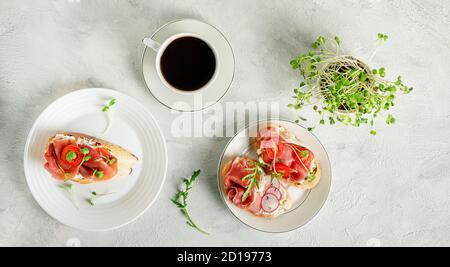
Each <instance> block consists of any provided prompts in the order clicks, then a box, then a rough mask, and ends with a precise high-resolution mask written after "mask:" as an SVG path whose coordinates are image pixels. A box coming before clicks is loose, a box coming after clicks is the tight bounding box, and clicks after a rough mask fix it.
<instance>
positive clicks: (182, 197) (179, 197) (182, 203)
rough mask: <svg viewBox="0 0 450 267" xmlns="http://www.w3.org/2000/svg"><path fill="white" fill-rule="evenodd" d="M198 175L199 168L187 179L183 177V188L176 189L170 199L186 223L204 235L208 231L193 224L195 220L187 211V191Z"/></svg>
mask: <svg viewBox="0 0 450 267" xmlns="http://www.w3.org/2000/svg"><path fill="white" fill-rule="evenodd" d="M199 175H200V170H196V171H194V172H193V174H192V176H191V178H189V179H187V178H184V179H183V183H184V190H178V192H177V194H176V195H175V197H174V198H173V199H171V200H172V202H173V203H174V204H175V205H176V206H177V207H178V208H179V209H180V211H181V213H182V214H183V215H184V217H185V218H186V219H187V221H186V223H187V224H188V225H189V226H190V227H192V228H194V229H197V230H198V231H199V232H201V233H203V234H205V235H209V233H208V232H206V231H204V230H203V229H201V228H200V227H198V226H197V225H196V224H195V222H194V221H193V220H192V218H191V216H190V215H189V211H188V203H187V199H188V196H189V191H190V190H191V189H192V185H193V183H194V182H195V181H196V180H197V178H198V177H199Z"/></svg>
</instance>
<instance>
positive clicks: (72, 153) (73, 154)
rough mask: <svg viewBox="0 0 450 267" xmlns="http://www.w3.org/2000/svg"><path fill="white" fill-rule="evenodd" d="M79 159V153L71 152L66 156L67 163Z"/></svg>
mask: <svg viewBox="0 0 450 267" xmlns="http://www.w3.org/2000/svg"><path fill="white" fill-rule="evenodd" d="M76 158H77V153H75V152H73V151H69V152H68V153H67V154H66V160H67V161H72V160H74V159H76Z"/></svg>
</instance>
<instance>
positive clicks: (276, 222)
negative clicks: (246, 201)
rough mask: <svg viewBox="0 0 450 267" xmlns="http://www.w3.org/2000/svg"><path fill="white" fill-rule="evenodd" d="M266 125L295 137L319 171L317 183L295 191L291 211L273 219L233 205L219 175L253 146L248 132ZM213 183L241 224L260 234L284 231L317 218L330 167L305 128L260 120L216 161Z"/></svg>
mask: <svg viewBox="0 0 450 267" xmlns="http://www.w3.org/2000/svg"><path fill="white" fill-rule="evenodd" d="M269 123H270V124H278V125H281V126H283V127H284V128H285V129H287V130H288V131H289V132H290V133H292V134H293V135H295V136H296V137H297V138H298V139H299V140H300V142H301V143H303V144H305V145H307V146H308V147H309V148H310V149H311V150H312V151H313V153H314V155H315V157H316V159H317V161H318V162H319V166H320V171H321V176H320V182H319V184H318V185H317V186H316V187H315V188H314V189H311V190H303V189H296V192H295V195H296V196H295V197H294V198H293V199H291V200H292V201H293V205H292V208H291V209H290V210H288V211H287V212H286V213H284V214H281V215H280V216H278V217H275V218H263V217H256V216H254V215H253V214H251V213H250V212H248V211H246V210H243V209H240V208H238V207H237V206H235V205H234V204H233V203H232V202H231V201H230V200H229V199H228V198H227V197H226V195H225V193H224V184H223V177H222V175H221V170H222V169H223V168H224V166H225V164H226V163H227V162H229V161H230V160H231V159H232V158H233V157H235V156H239V155H242V154H243V153H246V152H247V153H248V152H249V151H248V150H249V147H250V148H251V149H254V143H253V140H252V138H250V137H249V133H256V132H257V131H258V130H257V129H259V128H258V127H265V126H266V125H267V124H269ZM217 183H218V185H219V192H220V194H221V196H222V199H223V201H224V202H225V204H226V206H227V207H228V209H229V210H230V211H231V213H232V214H233V215H234V216H235V217H236V218H238V219H239V220H240V221H241V222H243V223H244V224H246V225H248V226H250V227H252V228H254V229H256V230H260V231H263V232H269V233H282V232H288V231H292V230H294V229H297V228H299V227H301V226H303V225H304V224H306V223H307V222H309V221H310V220H311V219H312V218H314V217H315V216H316V215H317V213H318V212H319V211H320V209H321V208H322V206H323V205H324V203H325V201H326V199H327V197H328V193H329V191H330V187H331V164H330V160H329V158H328V154H327V152H326V151H325V148H324V147H323V146H322V144H321V143H320V141H319V139H317V137H315V136H314V135H313V134H312V133H311V132H309V131H308V130H307V129H305V128H303V127H301V126H300V125H298V124H295V123H293V122H289V121H282V120H271V121H260V122H258V123H255V124H252V125H250V126H248V127H246V128H245V129H243V130H242V131H240V132H239V133H238V134H237V135H236V136H235V137H234V138H233V139H231V141H230V142H229V143H228V145H227V146H226V148H225V149H224V152H223V154H222V157H221V159H220V162H219V168H218V172H217ZM289 194H290V195H291V196H292V193H291V192H289Z"/></svg>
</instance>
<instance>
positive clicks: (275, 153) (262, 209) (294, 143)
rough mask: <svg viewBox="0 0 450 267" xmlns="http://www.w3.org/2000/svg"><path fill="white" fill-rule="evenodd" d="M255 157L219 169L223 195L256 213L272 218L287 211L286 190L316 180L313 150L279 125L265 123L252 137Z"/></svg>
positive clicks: (237, 159) (308, 186) (311, 185)
mask: <svg viewBox="0 0 450 267" xmlns="http://www.w3.org/2000/svg"><path fill="white" fill-rule="evenodd" d="M255 145H256V147H255V149H256V154H257V156H258V160H254V159H251V158H250V157H248V156H237V157H234V158H233V159H231V160H230V161H229V162H228V163H227V164H226V165H225V166H224V167H223V169H222V177H223V181H224V189H225V194H226V196H227V198H228V199H229V200H230V201H231V202H232V203H233V204H234V205H236V206H237V207H239V208H242V209H245V210H248V211H249V212H251V213H252V214H254V215H256V216H262V217H276V216H278V215H281V214H283V213H284V212H286V211H288V210H289V209H290V208H291V206H292V201H291V199H290V197H289V194H288V189H290V188H294V189H295V190H307V189H312V188H314V187H315V186H316V185H317V184H318V183H319V181H320V168H319V164H318V161H317V159H316V158H315V157H314V153H313V152H312V151H311V150H310V149H308V148H307V147H306V146H305V145H302V144H301V143H300V142H299V141H298V140H297V139H296V137H295V136H291V135H290V133H289V132H287V131H286V129H284V128H283V127H282V126H279V125H267V126H266V127H264V128H262V129H261V130H260V131H259V132H258V136H257V137H256V138H255Z"/></svg>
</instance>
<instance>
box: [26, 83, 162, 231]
mask: <svg viewBox="0 0 450 267" xmlns="http://www.w3.org/2000/svg"><path fill="white" fill-rule="evenodd" d="M113 98H115V99H117V103H116V104H115V105H114V106H113V107H112V108H111V110H110V113H111V116H112V126H111V129H110V130H109V131H108V132H107V133H106V134H105V135H104V134H102V132H103V131H104V129H105V127H106V125H107V119H106V115H105V113H103V112H102V111H101V109H102V106H103V105H104V104H106V103H107V102H108V101H109V100H110V99H113ZM64 131H74V132H81V133H85V134H89V135H92V136H95V137H98V138H101V139H104V140H107V141H110V142H112V143H115V144H117V145H120V146H122V147H124V148H125V149H127V150H128V151H130V152H131V153H133V154H135V155H136V156H137V157H138V158H139V162H138V164H137V165H136V166H135V168H133V172H132V174H131V175H130V176H127V177H122V178H115V179H112V180H111V181H107V182H101V183H97V184H90V185H80V184H74V193H75V194H74V195H75V197H76V199H77V203H78V206H79V208H77V207H76V206H75V205H74V204H73V203H72V202H71V201H70V199H69V195H68V194H67V193H66V192H65V191H63V190H62V189H60V188H59V187H58V185H60V184H61V182H58V181H56V180H55V179H53V178H52V177H51V175H50V174H49V173H48V172H47V171H46V170H45V169H44V167H43V165H44V159H43V154H44V150H45V146H46V144H47V141H48V138H49V137H50V136H52V135H54V134H55V133H57V132H64ZM167 162H168V159H167V148H166V143H165V140H164V137H163V135H162V132H161V130H160V128H159V126H158V125H157V123H156V121H155V120H154V119H153V116H152V115H151V114H150V112H149V111H147V109H146V108H145V107H144V106H143V105H142V104H140V103H139V102H138V101H136V100H135V99H133V98H131V97H129V96H127V95H125V94H122V93H119V92H117V91H113V90H109V89H83V90H79V91H75V92H72V93H70V94H67V95H65V96H63V97H61V98H59V99H58V100H56V101H55V102H53V103H52V104H51V105H50V106H48V107H47V108H46V109H45V110H44V111H43V112H42V114H41V115H40V116H39V118H38V119H37V120H36V122H35V123H34V125H33V127H32V128H31V131H30V133H29V135H28V140H27V143H26V145H25V154H24V168H25V175H26V179H27V182H28V185H29V187H30V190H31V192H32V194H33V196H34V198H35V199H36V201H37V202H38V203H39V205H40V206H41V207H42V208H43V209H44V210H45V211H46V212H47V213H48V214H49V215H50V216H52V217H53V218H55V219H56V220H58V221H60V222H61V223H63V224H66V225H69V226H71V227H74V228H77V229H81V230H87V231H106V230H112V229H116V228H119V227H121V226H124V225H126V224H128V223H130V222H132V221H133V220H135V219H137V218H138V217H139V216H140V215H142V214H143V213H144V212H145V211H146V210H147V209H148V208H149V207H150V206H151V204H152V203H153V202H154V201H155V199H156V198H157V196H158V194H159V192H160V191H161V188H162V186H163V184H164V180H165V177H166V172H167ZM92 191H95V192H97V193H106V192H115V194H113V195H110V196H107V197H103V198H100V199H97V205H96V206H91V205H89V203H88V202H87V201H86V199H87V198H89V197H91V192H92Z"/></svg>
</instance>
